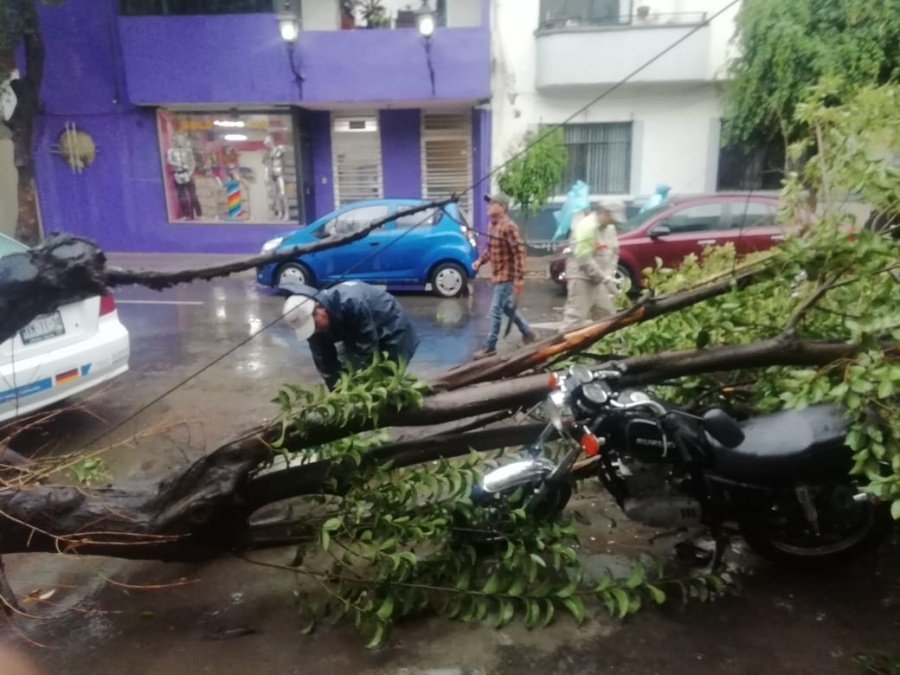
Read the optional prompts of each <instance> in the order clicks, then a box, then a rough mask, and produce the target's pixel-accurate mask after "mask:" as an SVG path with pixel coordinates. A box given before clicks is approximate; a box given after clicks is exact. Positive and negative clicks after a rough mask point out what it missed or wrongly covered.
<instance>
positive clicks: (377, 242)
mask: <svg viewBox="0 0 900 675" xmlns="http://www.w3.org/2000/svg"><path fill="white" fill-rule="evenodd" d="M380 243H381V242H380V241H370V242H369V246H378V244H380Z"/></svg>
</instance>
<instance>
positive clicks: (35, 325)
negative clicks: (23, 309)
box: [19, 312, 66, 345]
mask: <svg viewBox="0 0 900 675" xmlns="http://www.w3.org/2000/svg"><path fill="white" fill-rule="evenodd" d="M65 332H66V327H65V325H64V324H63V320H62V316H61V315H60V313H59V312H53V314H44V315H42V316H39V317H37V318H36V319H35V320H34V321H32V322H31V323H30V324H28V325H27V326H25V328H23V329H22V330H20V331H19V337H20V338H22V343H23V344H26V345H30V344H34V343H35V342H41V341H42V340H49V339H50V338H55V337H57V336H59V335H63V334H65Z"/></svg>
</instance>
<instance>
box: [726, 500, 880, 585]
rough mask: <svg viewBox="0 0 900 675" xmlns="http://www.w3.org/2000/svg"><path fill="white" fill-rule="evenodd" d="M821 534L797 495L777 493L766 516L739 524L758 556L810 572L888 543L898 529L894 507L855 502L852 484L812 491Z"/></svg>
mask: <svg viewBox="0 0 900 675" xmlns="http://www.w3.org/2000/svg"><path fill="white" fill-rule="evenodd" d="M811 491H812V492H813V493H814V494H813V499H814V503H815V506H816V510H817V511H818V516H819V517H818V524H819V534H818V535H817V534H815V533H814V532H813V531H812V528H811V527H810V526H809V523H808V521H807V520H806V518H805V516H804V513H803V509H802V507H801V506H800V504H799V502H798V501H797V498H796V495H795V493H794V492H793V491H781V492H779V493H778V494H776V496H775V498H774V499H773V501H772V503H771V506H770V509H769V511H768V512H767V513H766V514H763V515H762V517H758V518H754V519H752V520H751V519H746V520H744V521H742V522H741V523H740V529H741V535H742V536H743V537H744V540H745V541H746V542H747V544H748V545H749V546H750V548H752V549H753V550H754V551H756V553H758V554H759V555H760V556H762V557H763V558H765V559H766V560H768V561H770V562H772V563H774V564H776V565H778V566H780V567H787V568H796V569H801V568H803V569H811V568H822V567H830V566H834V565H841V564H844V563H846V562H848V561H850V560H851V559H853V558H856V557H858V556H860V555H862V554H863V553H866V552H867V551H871V550H873V549H874V548H876V547H877V546H879V545H880V544H881V543H883V542H884V541H885V539H887V538H888V537H889V536H890V535H891V532H892V531H893V527H894V520H893V518H892V517H891V513H890V504H887V503H880V504H876V503H874V502H871V501H865V502H854V501H853V499H852V496H853V495H854V494H856V492H857V488H856V487H854V486H852V485H850V484H849V483H836V484H830V485H818V486H814V487H811Z"/></svg>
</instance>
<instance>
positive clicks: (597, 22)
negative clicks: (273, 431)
mask: <svg viewBox="0 0 900 675" xmlns="http://www.w3.org/2000/svg"><path fill="white" fill-rule="evenodd" d="M704 21H706V12H659V11H655V10H654V8H653V7H652V6H650V5H644V4H642V3H641V2H640V0H638V2H637V4H636V3H635V1H634V0H630V1H629V2H621V1H620V0H541V20H540V25H539V30H559V29H566V28H581V27H586V28H603V27H609V28H615V27H629V26H635V27H642V26H648V27H649V26H695V25H697V24H701V23H703V22H704Z"/></svg>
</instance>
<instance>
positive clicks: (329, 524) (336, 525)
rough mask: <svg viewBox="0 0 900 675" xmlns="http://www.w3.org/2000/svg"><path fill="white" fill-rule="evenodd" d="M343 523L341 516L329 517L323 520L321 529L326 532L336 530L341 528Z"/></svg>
mask: <svg viewBox="0 0 900 675" xmlns="http://www.w3.org/2000/svg"><path fill="white" fill-rule="evenodd" d="M343 524H344V519H343V518H329V519H328V520H326V521H325V524H324V525H322V529H323V530H325V531H326V532H336V531H337V530H339V529H341V526H342V525H343Z"/></svg>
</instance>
